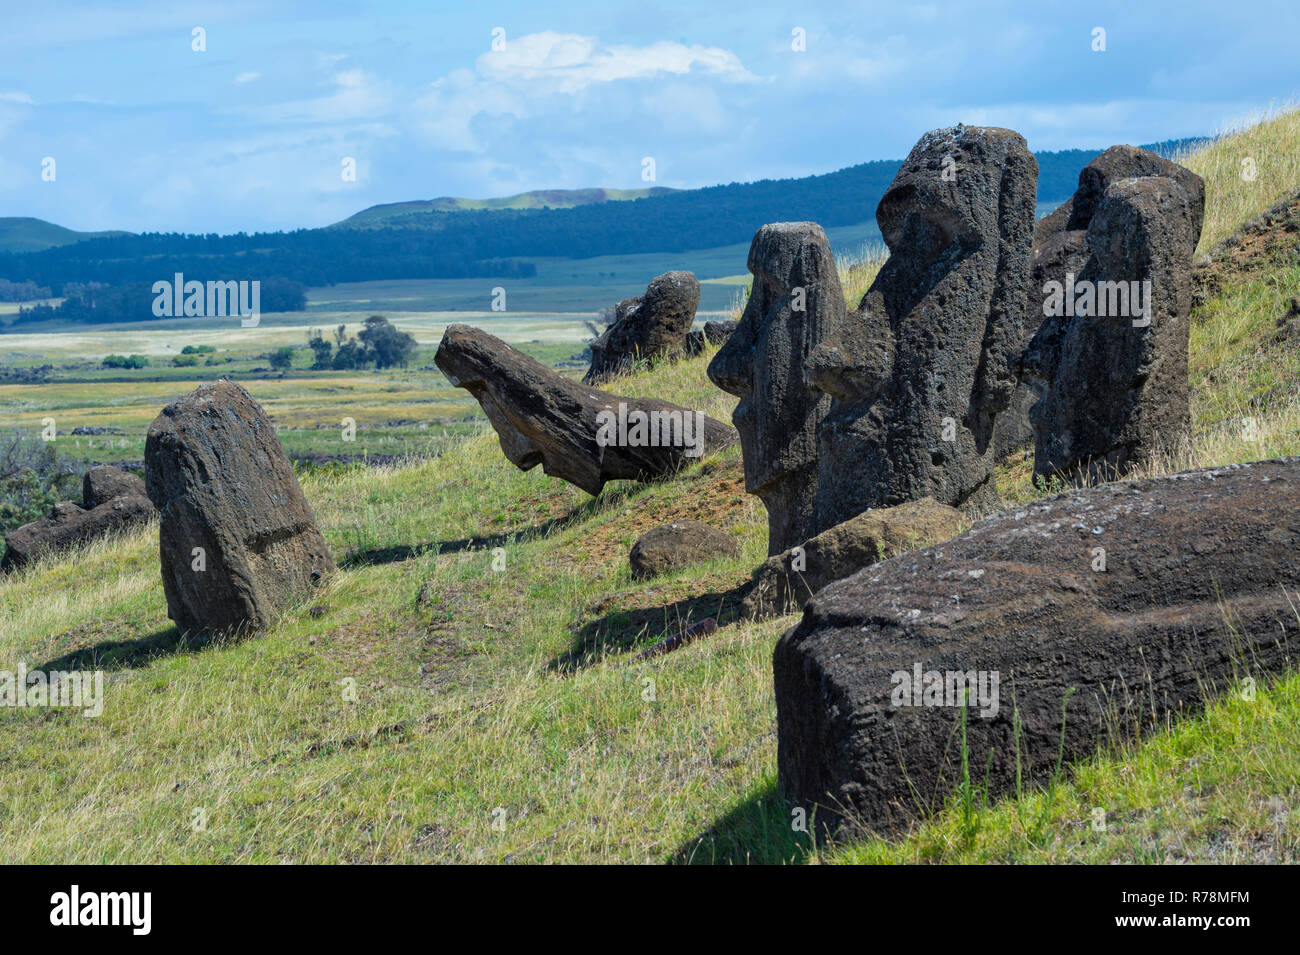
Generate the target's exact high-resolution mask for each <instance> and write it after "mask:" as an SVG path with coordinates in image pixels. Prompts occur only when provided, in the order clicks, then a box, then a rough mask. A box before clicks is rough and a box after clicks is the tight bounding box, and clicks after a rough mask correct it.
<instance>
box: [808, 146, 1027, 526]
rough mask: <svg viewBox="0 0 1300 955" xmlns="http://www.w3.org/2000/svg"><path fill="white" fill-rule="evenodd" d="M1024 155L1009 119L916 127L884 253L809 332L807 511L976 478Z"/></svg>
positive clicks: (1017, 281)
mask: <svg viewBox="0 0 1300 955" xmlns="http://www.w3.org/2000/svg"><path fill="white" fill-rule="evenodd" d="M1036 179H1037V163H1036V162H1035V161H1034V158H1033V156H1032V155H1030V154H1029V152H1028V149H1027V148H1026V147H1025V142H1024V140H1023V139H1022V138H1021V137H1020V136H1019V135H1017V134H1016V133H1013V132H1011V131H1010V130H1002V129H992V128H980V127H963V126H957V127H953V128H951V129H943V130H937V131H935V132H932V133H927V134H926V135H925V136H924V137H922V139H921V141H920V142H919V143H917V145H916V148H915V149H913V150H912V153H911V155H909V156H908V158H907V160H906V161H905V162H904V164H903V166H902V168H901V169H900V170H899V172H898V175H897V176H896V177H895V179H894V182H893V183H892V184H891V186H890V188H889V190H888V191H887V192H886V193H885V196H884V198H882V199H881V201H880V206H879V208H878V210H877V221H878V222H879V224H880V229H881V233H882V235H883V236H884V239H885V242H886V244H887V245H888V246H889V249H890V257H889V259H888V261H887V262H886V263H885V264H884V266H882V267H881V270H880V272H879V274H878V275H877V276H876V280H875V281H874V282H873V283H872V285H871V288H870V289H869V290H868V291H867V294H866V295H865V296H864V297H863V299H862V302H861V304H860V305H859V307H858V310H857V311H856V312H854V313H853V314H852V315H850V316H849V318H848V320H847V321H846V322H845V324H844V325H843V326H842V328H841V329H839V331H838V332H837V333H834V334H831V335H829V336H828V337H827V338H826V339H825V340H823V341H822V342H821V344H820V345H819V347H818V348H817V349H816V351H815V352H814V353H813V354H812V356H810V359H809V361H808V363H807V381H808V385H809V387H810V388H812V389H813V390H814V391H816V392H818V393H821V394H825V395H830V396H831V397H832V398H833V399H834V402H833V404H832V406H831V409H830V411H829V413H828V414H827V415H826V417H825V418H824V419H823V421H822V423H821V425H820V427H819V441H818V451H817V456H818V461H819V470H818V480H817V484H818V490H817V521H818V524H819V525H820V526H822V527H829V526H833V525H835V524H837V523H840V522H842V521H845V520H848V519H849V518H851V517H854V516H856V515H857V514H859V513H861V512H862V511H864V510H866V509H867V508H870V507H880V506H889V505H894V504H899V503H902V502H904V501H909V500H917V499H919V498H922V497H927V496H928V497H934V498H935V499H936V500H938V501H941V502H942V503H945V504H952V505H957V504H961V503H963V502H965V501H967V500H969V499H970V498H971V497H972V496H974V495H977V494H981V493H984V492H985V491H987V489H988V480H989V475H990V473H991V468H992V461H991V457H992V454H991V451H990V449H989V444H990V438H991V434H992V430H993V422H994V419H995V417H996V415H997V414H998V412H1000V411H1001V410H1002V409H1003V408H1005V407H1006V406H1007V402H1008V401H1009V400H1010V397H1011V394H1012V393H1013V391H1014V389H1015V376H1014V371H1013V369H1012V368H1011V367H1010V366H1011V360H1012V358H1013V357H1014V355H1015V352H1016V351H1017V350H1018V346H1019V344H1020V329H1021V326H1022V322H1023V316H1024V311H1025V308H1026V307H1027V304H1028V297H1027V282H1028V272H1029V255H1030V249H1031V244H1032V236H1033V222H1034V198H1035V188H1036Z"/></svg>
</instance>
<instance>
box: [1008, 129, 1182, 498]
mask: <svg viewBox="0 0 1300 955" xmlns="http://www.w3.org/2000/svg"><path fill="white" fill-rule="evenodd" d="M1134 170H1136V171H1137V173H1138V174H1137V175H1129V176H1124V173H1130V172H1133V171H1134ZM1149 170H1156V171H1159V172H1160V174H1158V175H1152V174H1147V172H1148V171H1149ZM1079 181H1080V186H1079V192H1078V193H1076V194H1075V197H1074V199H1072V200H1071V203H1070V204H1068V205H1069V208H1068V209H1067V207H1065V206H1063V207H1062V208H1061V209H1058V210H1057V212H1054V213H1053V214H1052V216H1051V217H1049V220H1050V219H1052V218H1056V219H1057V220H1058V221H1057V222H1056V223H1055V224H1053V225H1051V226H1046V227H1044V233H1043V236H1044V242H1043V244H1042V247H1041V254H1040V255H1039V256H1038V260H1037V262H1036V263H1035V271H1034V276H1035V297H1036V303H1037V304H1038V305H1039V306H1040V307H1039V309H1037V310H1036V315H1037V318H1038V319H1039V320H1040V321H1041V324H1040V325H1039V327H1038V330H1037V331H1036V332H1035V334H1034V336H1033V337H1032V339H1030V341H1029V344H1028V346H1027V347H1026V349H1025V352H1024V355H1023V358H1022V360H1021V369H1022V374H1023V376H1024V377H1025V378H1027V379H1030V380H1033V381H1034V382H1035V383H1036V389H1037V390H1038V391H1039V392H1040V393H1041V398H1040V399H1039V400H1038V402H1037V403H1035V404H1034V405H1033V407H1032V408H1031V409H1030V411H1029V417H1030V421H1031V423H1032V424H1033V427H1034V433H1035V455H1034V473H1035V475H1036V476H1038V477H1040V478H1043V479H1049V478H1051V477H1053V476H1055V477H1059V478H1061V479H1064V480H1066V481H1083V482H1086V481H1091V480H1098V479H1101V480H1108V479H1112V478H1115V477H1119V476H1121V475H1123V474H1125V473H1127V472H1128V471H1130V470H1132V469H1133V468H1134V467H1137V466H1140V465H1141V464H1143V463H1146V462H1149V461H1150V460H1152V459H1153V458H1155V457H1157V456H1158V455H1160V454H1161V453H1165V452H1176V451H1177V450H1178V449H1179V448H1180V446H1181V445H1182V443H1183V442H1185V441H1186V440H1187V438H1188V435H1189V433H1190V428H1191V417H1190V410H1189V398H1188V390H1187V344H1188V334H1189V330H1190V312H1191V302H1192V256H1193V254H1194V252H1195V250H1196V244H1197V242H1198V241H1199V240H1200V235H1201V224H1202V221H1203V219H1204V213H1205V184H1204V182H1203V181H1202V180H1201V178H1200V177H1199V176H1197V175H1196V174H1195V173H1192V172H1191V171H1190V170H1187V169H1184V168H1183V167H1181V166H1178V165H1176V164H1175V163H1171V162H1169V161H1168V160H1164V159H1161V158H1160V157H1159V156H1155V155H1154V154H1152V153H1146V152H1145V151H1143V150H1138V149H1133V147H1131V146H1116V147H1114V148H1112V149H1109V150H1107V151H1106V152H1105V153H1103V154H1102V155H1101V156H1099V157H1098V158H1097V159H1095V160H1093V162H1092V163H1089V165H1088V167H1086V168H1085V170H1084V172H1083V173H1082V174H1081V175H1080V177H1079ZM1067 213H1068V214H1067ZM1045 221H1046V220H1045Z"/></svg>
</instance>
